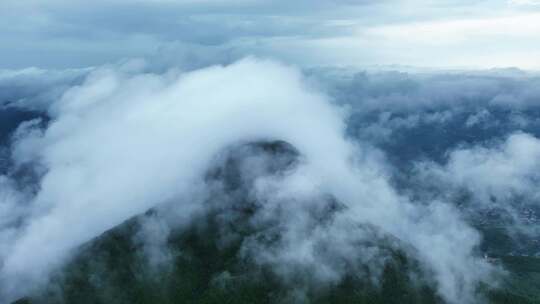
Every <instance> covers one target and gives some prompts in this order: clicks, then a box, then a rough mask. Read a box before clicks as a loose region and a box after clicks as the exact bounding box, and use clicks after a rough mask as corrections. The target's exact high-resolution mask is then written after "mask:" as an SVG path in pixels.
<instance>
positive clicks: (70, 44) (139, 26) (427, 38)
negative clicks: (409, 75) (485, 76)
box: [0, 0, 540, 69]
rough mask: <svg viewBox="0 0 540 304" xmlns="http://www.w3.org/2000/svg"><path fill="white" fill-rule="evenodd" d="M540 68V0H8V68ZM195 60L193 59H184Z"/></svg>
mask: <svg viewBox="0 0 540 304" xmlns="http://www.w3.org/2000/svg"><path fill="white" fill-rule="evenodd" d="M245 55H257V56H264V57H272V58H277V59H280V60H283V61H286V62H290V63H294V64H298V65H308V66H312V65H351V66H366V65H392V64H398V65H407V66H418V67H460V68H492V67H510V66H514V67H519V68H524V69H538V68H540V63H539V62H540V61H539V60H538V58H540V3H539V1H536V0H489V1H482V0H469V1H464V0H437V1H434V0H424V1H420V0H400V1H399V0H378V1H367V0H328V1H321V0H310V1H308V0H299V1H290V0H276V1H263V0H215V1H212V0H135V1H128V0H95V1H78V0H77V1H73V0H46V1H45V0H25V1H19V0H2V1H0V68H22V67H28V66H37V67H42V68H66V67H85V66H94V65H100V64H103V63H107V62H114V61H118V60H122V59H125V58H133V57H157V58H161V57H181V56H183V57H184V60H201V58H202V60H204V59H206V60H213V61H227V60H232V59H236V58H237V57H242V56H245ZM186 58H187V59H186Z"/></svg>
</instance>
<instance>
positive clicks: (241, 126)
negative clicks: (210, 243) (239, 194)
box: [0, 58, 521, 303]
mask: <svg viewBox="0 0 540 304" xmlns="http://www.w3.org/2000/svg"><path fill="white" fill-rule="evenodd" d="M329 99H330V98H329V97H327V96H325V95H324V94H323V93H321V92H320V91H318V90H317V89H315V88H314V87H313V82H311V81H306V79H305V78H304V77H303V76H302V73H301V72H300V71H298V70H296V69H295V68H292V67H289V66H285V65H282V64H279V63H276V62H272V61H265V60H258V59H254V58H248V59H244V60H241V61H238V62H235V63H233V64H230V65H227V66H211V67H207V68H203V69H199V70H194V71H192V72H181V71H178V70H169V71H168V72H165V73H148V72H146V73H145V72H139V71H137V69H136V68H133V67H131V68H125V67H115V66H106V67H102V68H97V69H94V70H93V71H91V72H90V73H89V74H88V76H87V77H86V78H84V81H82V82H81V83H80V84H78V85H73V86H70V87H69V88H68V89H67V90H65V92H64V93H63V94H62V95H61V97H60V98H58V99H55V100H54V101H53V102H52V103H50V104H49V105H48V107H47V116H48V117H49V119H50V121H48V122H47V123H46V124H44V123H40V122H39V121H33V122H30V123H28V122H27V123H25V126H23V127H20V128H19V130H18V131H17V133H16V136H14V137H13V144H12V146H11V152H12V153H11V158H12V162H11V166H12V167H11V168H9V169H8V170H7V173H6V174H4V175H2V176H1V179H0V185H1V188H0V194H1V195H0V197H2V198H5V199H2V201H0V204H1V205H0V208H1V209H2V210H3V211H5V212H2V217H1V218H0V220H1V222H0V225H1V226H0V240H1V243H0V297H1V298H3V299H8V300H12V299H15V298H16V297H18V296H22V295H24V294H25V293H26V292H29V291H30V290H29V288H30V289H31V288H33V287H36V286H39V285H40V284H42V283H44V282H45V281H46V279H47V276H48V274H49V273H50V272H51V271H52V270H54V269H56V268H58V267H60V266H61V265H62V264H63V263H64V262H65V261H66V259H67V258H69V256H70V253H71V252H72V251H73V250H74V249H75V248H76V247H77V246H78V245H81V244H82V243H84V242H86V241H88V240H90V239H92V238H94V237H96V236H98V235H99V234H101V233H103V232H104V231H106V230H108V229H110V228H113V227H115V226H116V225H118V224H120V223H122V222H123V221H125V220H127V219H129V218H131V217H132V216H134V215H137V214H141V213H143V212H145V211H147V210H148V209H150V208H152V207H154V206H157V205H163V206H167V208H170V210H171V213H174V214H175V221H180V222H182V221H183V222H186V223H187V222H189V221H190V219H191V218H193V217H192V215H195V214H199V213H200V212H206V211H207V208H208V205H207V204H204V201H205V200H207V199H208V194H209V190H210V189H209V188H208V187H209V186H208V183H207V182H206V181H205V174H206V173H207V172H208V170H209V168H210V167H211V165H212V164H213V163H214V162H215V157H216V155H219V154H220V153H223V151H226V150H227V149H228V148H230V147H231V146H234V145H238V144H242V143H248V142H256V141H261V140H262V141H265V140H266V141H268V140H269V141H272V140H281V141H285V142H287V143H289V144H290V145H292V147H294V149H296V150H297V151H298V153H299V155H300V161H299V163H298V164H297V165H296V166H295V167H294V168H293V169H291V170H290V171H288V172H287V174H286V175H284V176H280V178H276V177H275V176H272V175H271V176H268V175H263V176H258V175H257V174H255V175H253V174H252V175H249V174H248V175H247V176H253V177H254V178H255V184H254V187H253V189H252V192H251V194H250V195H253V196H254V197H256V198H257V199H258V200H259V201H262V202H264V207H263V208H262V209H261V210H262V211H260V213H258V214H257V215H256V217H255V219H254V221H256V222H257V223H261V225H263V224H264V225H266V224H268V223H275V224H276V225H277V226H278V227H280V229H281V233H283V238H282V243H280V246H276V247H271V248H268V247H264V246H262V247H261V245H262V244H260V243H257V242H256V241H255V240H253V242H251V243H249V242H248V243H247V244H248V245H246V248H245V250H244V251H243V252H244V254H247V255H251V256H252V257H253V258H255V260H256V261H257V262H258V263H260V264H271V265H273V266H274V269H275V271H276V272H277V274H278V275H281V276H282V277H283V278H285V279H286V278H287V277H288V275H289V274H288V272H289V271H290V270H291V269H292V270H294V269H303V268H306V269H314V273H313V274H314V277H313V278H314V280H315V281H317V282H319V283H323V284H324V283H329V282H335V281H339V280H340V279H341V278H342V277H343V275H344V274H345V273H346V269H344V268H340V267H343V265H344V264H340V263H338V262H337V261H345V262H346V264H347V263H348V264H349V265H354V263H361V264H362V263H363V264H366V265H371V266H373V265H377V263H378V262H380V261H381V260H380V259H382V258H384V254H383V253H382V251H381V252H379V251H376V248H372V250H371V251H370V250H368V248H367V247H357V246H356V245H355V244H358V243H362V241H365V240H371V239H373V238H379V237H381V235H382V236H384V237H388V238H391V239H396V240H399V241H398V242H397V243H396V244H395V246H397V247H399V248H400V249H401V250H404V251H405V252H407V254H409V255H411V256H413V257H414V258H415V259H417V260H418V261H420V263H421V265H422V268H423V269H424V272H425V273H426V274H428V275H429V276H430V277H431V278H432V279H434V282H435V283H434V285H435V287H436V289H437V292H438V294H439V295H440V296H441V297H442V298H443V299H445V300H446V301H447V302H449V303H463V302H467V303H472V302H475V301H477V299H478V298H477V289H476V288H477V286H478V284H479V283H481V282H484V283H490V282H492V281H493V277H492V274H493V272H494V271H495V270H496V269H495V268H494V266H492V265H490V264H489V263H488V262H486V261H485V260H484V259H483V258H480V255H479V254H478V252H477V249H478V246H479V244H480V241H481V236H480V234H479V233H478V232H477V231H475V230H474V229H473V228H471V227H470V226H469V225H468V224H467V223H466V222H465V221H464V220H463V219H462V216H461V214H460V212H459V210H458V209H456V208H455V207H454V206H453V205H452V204H448V203H446V202H444V201H432V202H430V203H428V204H417V203H414V202H413V201H412V200H411V199H410V198H409V197H408V196H407V195H403V194H400V192H398V191H397V190H396V189H395V188H394V186H393V184H392V183H391V175H392V170H391V169H389V168H388V165H387V164H385V162H386V159H385V156H384V154H383V153H382V152H381V151H380V150H377V149H375V148H373V147H372V145H371V144H368V143H365V144H363V143H362V142H356V141H354V140H352V139H351V138H350V137H349V136H348V135H346V134H347V125H346V121H347V117H348V115H349V114H350V112H348V111H347V110H346V108H345V107H339V106H335V105H332V104H331V103H330V102H329V101H328V100H329ZM509 149H510V150H511V151H513V150H512V148H511V147H510V148H509ZM520 155H521V154H520ZM495 161H496V160H495ZM263 163H264V162H263ZM254 164H258V162H255V163H254ZM259 164H260V163H259ZM258 166H259V165H256V166H248V167H247V168H252V169H251V170H253V172H256V169H255V168H257V167H258ZM21 168H25V170H26V171H25V172H27V174H33V176H36V177H37V180H38V182H37V187H34V188H32V190H27V189H25V188H20V187H16V186H13V185H15V184H16V181H17V178H18V175H16V174H15V172H20V170H21ZM28 171H29V173H28ZM249 172H250V170H248V173H249ZM505 172H506V171H505ZM329 197H332V198H333V199H334V200H335V201H336V202H338V203H339V204H341V205H342V206H343V207H342V208H343V210H340V211H339V212H336V213H335V216H334V218H333V219H332V220H331V221H329V222H328V223H326V224H325V225H319V224H316V225H314V223H318V222H317V221H315V222H314V216H316V215H317V214H318V213H317V211H316V210H319V209H320V210H324V208H326V206H327V204H328V199H327V198H329ZM173 211H174V212H173ZM4 214H6V216H4ZM160 225H161V224H160V223H159V222H158V223H149V224H148V225H147V230H146V231H147V232H148V233H152V231H156V230H155V229H157V231H161V232H167V231H168V230H167V229H165V230H163V229H161V228H163V227H162V226H160ZM160 227H161V228H160ZM366 227H374V229H375V231H376V232H373V231H371V230H369V229H368V228H366ZM351 231H355V233H354V234H351ZM141 233H142V234H141V239H144V231H143V232H141ZM152 246H154V247H155V246H158V247H159V246H160V244H159V242H158V243H155V244H148V247H147V248H148V251H149V252H150V255H151V252H153V251H152V250H153V249H152V248H154V247H152ZM321 246H322V247H323V248H329V251H327V252H326V254H325V255H321V253H320V251H319V249H320V248H321ZM254 249H264V250H254ZM373 250H375V251H373ZM158 253H160V252H158ZM379 253H381V254H379ZM156 256H157V257H156V259H157V261H158V262H159V260H160V259H162V258H163V259H166V256H160V255H159V254H158V255H156ZM315 265H316V267H314V266H315ZM340 265H341V266H340ZM471 269H475V271H471Z"/></svg>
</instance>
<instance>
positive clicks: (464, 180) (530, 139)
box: [419, 133, 540, 227]
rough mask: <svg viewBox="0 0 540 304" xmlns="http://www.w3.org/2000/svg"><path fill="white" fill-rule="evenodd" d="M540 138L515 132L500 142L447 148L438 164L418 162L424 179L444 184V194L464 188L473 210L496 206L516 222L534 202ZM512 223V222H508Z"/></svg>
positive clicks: (521, 220)
mask: <svg viewBox="0 0 540 304" xmlns="http://www.w3.org/2000/svg"><path fill="white" fill-rule="evenodd" d="M539 159H540V140H539V139H538V138H537V137H535V136H533V135H530V134H526V133H514V134H511V135H510V136H508V137H507V138H506V139H505V140H504V141H503V142H497V143H492V144H485V145H481V144H477V145H473V146H470V147H462V148H457V149H455V150H453V151H450V152H449V155H448V161H447V162H446V164H444V165H442V166H440V165H435V164H425V163H421V164H419V169H420V171H421V174H422V175H424V177H425V181H428V180H431V181H432V182H429V184H430V185H434V184H439V185H445V187H446V188H449V189H453V190H448V189H447V190H441V193H444V194H446V195H448V194H454V195H455V193H456V192H457V193H459V192H463V191H467V193H468V194H469V195H470V196H471V197H472V201H471V202H470V206H468V207H467V206H465V207H464V208H470V209H471V210H472V212H477V211H478V210H482V209H499V210H503V211H504V212H505V213H507V214H508V215H510V216H511V218H512V221H514V222H515V224H516V226H517V225H520V224H524V223H525V222H527V220H528V219H527V218H526V217H523V216H522V213H523V210H524V209H526V208H527V207H528V206H536V205H537V203H538V199H539V198H540V193H538V190H537V184H538V179H539V175H538V167H539V166H540V162H539V161H538V160H539ZM508 226H509V227H511V226H512V225H508Z"/></svg>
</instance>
